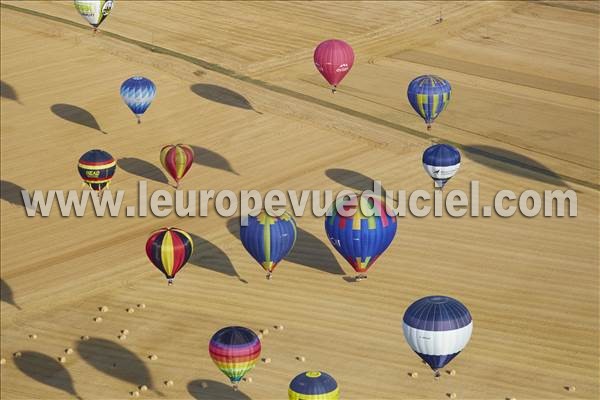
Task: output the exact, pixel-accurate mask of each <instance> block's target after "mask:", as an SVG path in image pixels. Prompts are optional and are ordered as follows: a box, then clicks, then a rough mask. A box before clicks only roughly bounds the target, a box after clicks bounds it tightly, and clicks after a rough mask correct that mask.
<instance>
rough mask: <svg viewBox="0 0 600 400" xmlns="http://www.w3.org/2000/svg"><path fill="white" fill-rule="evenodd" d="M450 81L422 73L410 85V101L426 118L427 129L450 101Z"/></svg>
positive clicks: (408, 92) (408, 93)
mask: <svg viewBox="0 0 600 400" xmlns="http://www.w3.org/2000/svg"><path fill="white" fill-rule="evenodd" d="M451 93H452V88H451V87H450V83H449V82H448V81H447V80H445V79H442V78H440V77H439V76H435V75H422V76H419V77H417V78H415V79H413V80H412V82H411V83H410V84H409V85H408V91H407V95H408V101H410V105H411V106H412V108H413V109H414V110H415V111H416V112H417V114H419V115H420V116H421V118H423V119H424V120H425V123H426V124H427V130H430V129H431V124H432V123H433V121H434V120H435V119H436V118H437V117H438V115H440V113H441V112H442V111H444V110H445V109H446V107H447V106H448V103H449V102H450V94H451Z"/></svg>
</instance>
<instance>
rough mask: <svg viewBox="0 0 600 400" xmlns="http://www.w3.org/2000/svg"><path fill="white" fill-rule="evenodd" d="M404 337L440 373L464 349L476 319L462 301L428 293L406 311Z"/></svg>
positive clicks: (437, 373) (437, 374)
mask: <svg viewBox="0 0 600 400" xmlns="http://www.w3.org/2000/svg"><path fill="white" fill-rule="evenodd" d="M403 330H404V337H405V338H406V341H407V342H408V345H409V346H410V348H411V349H413V351H414V352H415V353H417V355H418V356H419V357H421V358H422V359H423V361H425V362H426V363H427V364H428V365H429V366H430V367H431V369H432V370H434V371H435V376H436V378H437V377H439V376H440V373H439V371H438V370H439V369H440V368H443V367H444V366H445V365H446V364H448V363H449V362H450V361H451V360H452V359H453V358H454V357H456V356H457V355H458V353H460V352H461V351H462V350H463V349H464V348H465V346H466V345H467V343H468V342H469V339H470V338H471V333H472V331H473V319H472V318H471V314H470V313H469V310H467V307H465V306H464V305H463V304H462V303H461V302H460V301H458V300H455V299H453V298H451V297H446V296H428V297H423V298H422V299H420V300H417V301H415V302H414V303H413V304H411V305H410V307H408V309H407V310H406V312H405V313H404V319H403Z"/></svg>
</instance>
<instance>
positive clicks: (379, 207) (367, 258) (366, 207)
mask: <svg viewBox="0 0 600 400" xmlns="http://www.w3.org/2000/svg"><path fill="white" fill-rule="evenodd" d="M338 210H344V213H345V212H346V211H350V210H351V211H353V212H354V213H353V215H352V216H345V215H342V214H341V213H340V212H339V211H338ZM325 232H326V233H327V238H328V239H329V241H330V242H331V244H333V247H335V249H336V250H337V251H338V252H339V253H340V254H341V255H342V256H344V258H345V259H346V261H348V263H349V264H350V265H351V266H352V268H354V270H355V271H356V272H358V273H359V274H358V275H357V276H356V280H357V281H360V280H361V279H366V277H367V275H366V272H367V270H368V269H369V268H370V267H371V266H372V265H373V263H374V262H375V261H376V260H377V259H378V258H379V256H381V254H383V252H384V251H385V250H386V249H387V248H388V246H389V245H390V244H391V243H392V240H393V239H394V236H395V235H396V216H395V215H393V214H392V212H391V210H389V208H388V207H387V206H386V205H385V202H384V201H383V200H382V199H380V198H378V197H376V196H363V195H356V194H354V195H351V196H349V197H344V198H341V199H338V200H337V201H336V202H335V203H334V204H333V205H332V206H331V208H330V210H329V211H328V212H327V218H326V219H325Z"/></svg>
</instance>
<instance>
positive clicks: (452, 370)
mask: <svg viewBox="0 0 600 400" xmlns="http://www.w3.org/2000/svg"><path fill="white" fill-rule="evenodd" d="M448 375H450V376H454V375H456V370H454V369H451V370H450V371H448Z"/></svg>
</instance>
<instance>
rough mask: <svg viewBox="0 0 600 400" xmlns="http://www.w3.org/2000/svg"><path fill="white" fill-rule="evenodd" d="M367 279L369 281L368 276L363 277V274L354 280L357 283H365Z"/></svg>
mask: <svg viewBox="0 0 600 400" xmlns="http://www.w3.org/2000/svg"><path fill="white" fill-rule="evenodd" d="M365 279H367V275H363V274H360V275H356V277H355V278H354V280H355V281H356V282H360V281H364V280H365Z"/></svg>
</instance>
